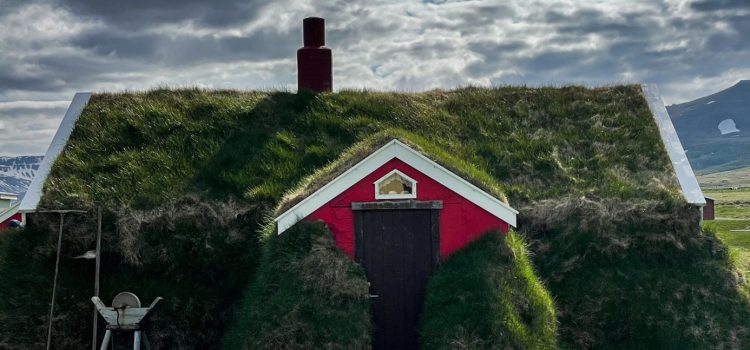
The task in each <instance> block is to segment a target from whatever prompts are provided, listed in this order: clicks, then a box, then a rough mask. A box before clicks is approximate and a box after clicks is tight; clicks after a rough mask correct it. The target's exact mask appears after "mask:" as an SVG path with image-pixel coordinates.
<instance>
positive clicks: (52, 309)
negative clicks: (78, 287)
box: [47, 213, 65, 350]
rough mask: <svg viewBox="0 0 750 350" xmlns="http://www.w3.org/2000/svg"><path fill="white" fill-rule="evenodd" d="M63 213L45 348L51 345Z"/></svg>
mask: <svg viewBox="0 0 750 350" xmlns="http://www.w3.org/2000/svg"><path fill="white" fill-rule="evenodd" d="M64 218H65V213H60V232H59V233H58V236H57V260H56V261H55V278H54V279H53V280H52V301H51V302H50V304H49V326H48V328H47V350H49V349H50V346H51V345H52V316H53V314H54V312H55V293H56V292H57V273H58V271H59V270H60V246H61V245H62V233H63V222H64Z"/></svg>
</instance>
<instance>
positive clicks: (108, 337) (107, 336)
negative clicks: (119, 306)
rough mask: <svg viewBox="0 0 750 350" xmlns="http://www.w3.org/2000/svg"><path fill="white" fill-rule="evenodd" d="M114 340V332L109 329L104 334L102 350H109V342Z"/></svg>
mask: <svg viewBox="0 0 750 350" xmlns="http://www.w3.org/2000/svg"><path fill="white" fill-rule="evenodd" d="M111 340H112V331H110V330H109V329H108V330H107V331H106V332H104V340H102V347H101V349H100V350H107V345H109V342H110V341H111Z"/></svg>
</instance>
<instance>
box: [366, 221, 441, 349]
mask: <svg viewBox="0 0 750 350" xmlns="http://www.w3.org/2000/svg"><path fill="white" fill-rule="evenodd" d="M438 214H439V210H436V209H375V210H367V209H365V210H357V211H355V231H356V235H355V237H356V246H357V249H356V251H357V253H356V255H357V260H358V261H359V262H360V264H362V266H363V267H364V269H365V273H366V274H367V279H368V281H369V282H370V294H371V299H370V300H371V310H372V316H373V321H374V325H375V333H374V337H373V348H374V349H376V350H380V349H417V348H418V346H419V337H418V327H419V316H420V313H421V311H422V303H423V302H424V296H425V289H426V287H427V280H428V278H429V276H430V274H431V273H432V270H433V268H434V267H435V264H436V263H437V259H438V257H439V251H438V241H437V240H438V239H439V238H438V237H439V236H438V232H439V229H438V220H437V218H438Z"/></svg>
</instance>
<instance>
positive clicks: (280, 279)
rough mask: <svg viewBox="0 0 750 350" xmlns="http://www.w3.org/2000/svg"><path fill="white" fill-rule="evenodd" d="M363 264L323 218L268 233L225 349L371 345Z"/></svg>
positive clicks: (368, 346) (363, 346) (361, 346)
mask: <svg viewBox="0 0 750 350" xmlns="http://www.w3.org/2000/svg"><path fill="white" fill-rule="evenodd" d="M367 291H368V285H367V279H366V278H365V274H364V270H363V269H362V268H361V267H360V266H359V265H357V264H356V263H354V262H353V261H352V260H351V259H350V258H349V257H348V256H346V255H345V254H344V253H343V252H341V251H340V250H339V249H338V248H337V247H336V245H335V244H334V242H333V237H332V236H331V233H330V231H328V229H327V228H326V227H325V225H324V224H323V223H311V222H305V221H303V222H300V223H298V224H297V225H295V226H294V227H292V228H291V229H289V230H288V231H286V232H284V234H283V235H280V236H276V235H274V236H270V238H269V242H268V245H267V246H266V250H265V252H264V255H263V259H262V263H261V264H260V267H259V270H258V276H257V278H256V279H255V281H254V282H253V283H252V285H251V286H250V288H249V290H248V292H247V294H246V295H245V298H244V299H245V301H244V304H243V305H242V308H241V310H240V313H239V316H238V320H237V324H236V325H235V327H234V329H233V330H232V331H231V332H230V333H229V334H228V336H227V337H226V339H225V341H224V344H223V348H225V349H369V348H370V334H371V331H372V325H371V322H370V302H369V299H368V298H367Z"/></svg>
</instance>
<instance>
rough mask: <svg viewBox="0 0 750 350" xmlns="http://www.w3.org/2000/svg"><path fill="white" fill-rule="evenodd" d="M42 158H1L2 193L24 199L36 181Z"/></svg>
mask: <svg viewBox="0 0 750 350" xmlns="http://www.w3.org/2000/svg"><path fill="white" fill-rule="evenodd" d="M43 158H44V157H42V156H21V157H0V192H6V193H13V194H16V195H18V198H19V199H20V198H22V197H23V194H24V193H25V192H26V188H28V187H29V184H30V183H31V180H33V179H34V175H36V171H37V170H38V169H39V164H41V163H42V159H43Z"/></svg>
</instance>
